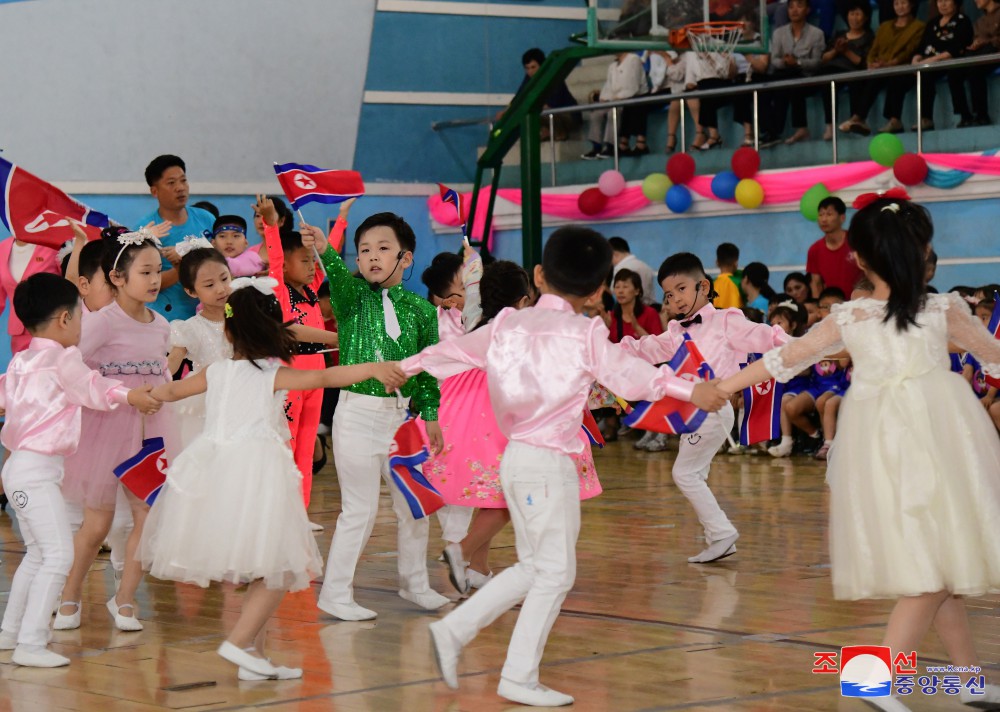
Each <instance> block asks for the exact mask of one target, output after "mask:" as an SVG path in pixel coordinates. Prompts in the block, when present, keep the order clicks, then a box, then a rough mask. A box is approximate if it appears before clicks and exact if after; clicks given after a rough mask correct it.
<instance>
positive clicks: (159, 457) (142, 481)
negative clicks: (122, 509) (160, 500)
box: [114, 437, 167, 506]
mask: <svg viewBox="0 0 1000 712" xmlns="http://www.w3.org/2000/svg"><path fill="white" fill-rule="evenodd" d="M114 473H115V477H117V478H118V481H119V482H121V483H122V484H123V485H124V486H125V488H126V489H128V491H129V492H131V493H132V494H134V495H135V496H136V497H138V498H139V499H141V500H142V501H143V502H145V503H146V504H148V505H150V506H152V505H153V502H155V501H156V496H157V495H158V494H160V490H161V489H163V483H164V482H166V481H167V458H166V456H165V454H164V448H163V438H159V437H157V438H147V439H145V440H143V441H142V447H141V448H140V449H139V452H137V453H136V454H135V455H133V456H132V457H130V458H129V459H127V460H125V462H123V463H122V464H120V465H118V467H116V468H115V469H114Z"/></svg>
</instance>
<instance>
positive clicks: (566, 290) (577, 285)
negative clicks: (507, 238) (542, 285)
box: [542, 225, 611, 297]
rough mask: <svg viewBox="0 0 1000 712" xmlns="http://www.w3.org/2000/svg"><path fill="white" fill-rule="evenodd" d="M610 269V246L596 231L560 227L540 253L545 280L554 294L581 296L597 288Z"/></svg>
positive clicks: (574, 226)
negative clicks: (554, 291) (555, 292)
mask: <svg viewBox="0 0 1000 712" xmlns="http://www.w3.org/2000/svg"><path fill="white" fill-rule="evenodd" d="M609 269H611V246H610V245H609V244H608V241H607V240H605V239H604V236H603V235H601V233H599V232H597V231H596V230H591V229H590V228H588V227H582V226H580V225H568V226H566V227H561V228H559V229H558V230H556V231H555V232H553V233H552V235H551V236H550V237H549V239H548V242H546V243H545V249H544V250H542V271H543V272H544V273H545V281H546V282H547V283H548V284H549V285H550V286H551V287H552V288H553V289H555V290H556V291H557V292H560V293H562V294H566V295H569V296H573V297H585V296H588V295H590V294H593V293H594V291H595V290H596V289H597V288H598V287H600V286H601V285H602V284H603V283H604V280H605V278H606V277H607V275H608V270H609Z"/></svg>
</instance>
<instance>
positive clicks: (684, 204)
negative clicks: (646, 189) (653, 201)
mask: <svg viewBox="0 0 1000 712" xmlns="http://www.w3.org/2000/svg"><path fill="white" fill-rule="evenodd" d="M692 200H693V198H692V197H691V191H690V190H688V189H687V188H685V187H684V186H683V185H675V186H671V188H670V190H668V191H667V198H666V203H667V207H668V208H670V210H671V211H673V212H675V213H684V212H687V210H688V208H690V207H691V202H692Z"/></svg>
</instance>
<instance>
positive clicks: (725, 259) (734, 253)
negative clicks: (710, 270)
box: [715, 242, 740, 265]
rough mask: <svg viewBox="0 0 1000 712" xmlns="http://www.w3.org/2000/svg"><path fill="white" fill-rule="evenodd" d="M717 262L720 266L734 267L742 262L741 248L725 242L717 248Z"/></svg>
mask: <svg viewBox="0 0 1000 712" xmlns="http://www.w3.org/2000/svg"><path fill="white" fill-rule="evenodd" d="M715 261H716V262H718V263H719V264H720V265H734V264H736V263H737V262H739V261H740V248H738V247H737V246H736V245H734V244H733V243H731V242H723V243H722V244H720V245H719V246H718V247H716V248H715Z"/></svg>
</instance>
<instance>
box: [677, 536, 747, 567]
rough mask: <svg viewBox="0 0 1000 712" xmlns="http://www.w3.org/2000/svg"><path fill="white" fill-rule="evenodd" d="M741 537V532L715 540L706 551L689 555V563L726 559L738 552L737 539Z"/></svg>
mask: <svg viewBox="0 0 1000 712" xmlns="http://www.w3.org/2000/svg"><path fill="white" fill-rule="evenodd" d="M739 538H740V535H739V533H736V534H733V535H732V536H727V537H726V538H725V539H719V540H718V541H713V542H712V543H711V544H709V545H708V548H706V549H705V550H704V551H702V552H701V553H700V554H698V555H696V556H691V557H688V563H691V564H708V563H711V562H712V561H718V560H719V559H724V558H726V557H727V556H732V555H733V554H735V553H736V540H737V539H739Z"/></svg>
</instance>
